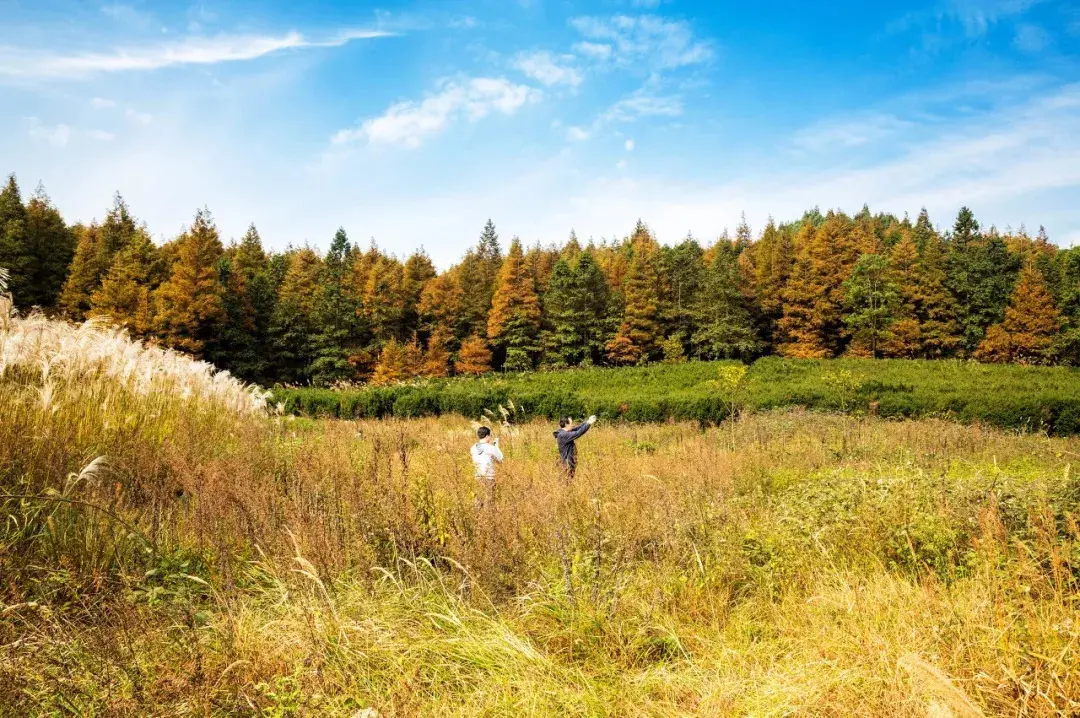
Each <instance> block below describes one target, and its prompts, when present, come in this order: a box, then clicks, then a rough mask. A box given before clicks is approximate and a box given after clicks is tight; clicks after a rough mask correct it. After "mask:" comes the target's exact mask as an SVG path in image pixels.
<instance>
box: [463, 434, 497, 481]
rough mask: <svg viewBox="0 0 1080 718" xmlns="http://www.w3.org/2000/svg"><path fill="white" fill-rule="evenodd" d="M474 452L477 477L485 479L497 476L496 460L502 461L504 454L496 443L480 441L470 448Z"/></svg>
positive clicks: (473, 457) (471, 452)
mask: <svg viewBox="0 0 1080 718" xmlns="http://www.w3.org/2000/svg"><path fill="white" fill-rule="evenodd" d="M469 453H470V454H472V460H473V465H474V466H476V477H477V478H484V479H494V478H495V462H496V461H498V462H502V460H503V455H502V452H501V451H499V447H498V446H496V445H495V444H487V443H484V442H483V441H478V442H476V443H475V444H473V446H472V449H470V450H469Z"/></svg>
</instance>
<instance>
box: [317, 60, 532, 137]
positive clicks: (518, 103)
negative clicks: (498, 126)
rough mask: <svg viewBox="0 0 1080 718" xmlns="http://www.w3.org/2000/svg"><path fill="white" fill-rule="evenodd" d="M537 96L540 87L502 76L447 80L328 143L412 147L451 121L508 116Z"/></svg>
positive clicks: (470, 120)
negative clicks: (521, 83) (425, 95)
mask: <svg viewBox="0 0 1080 718" xmlns="http://www.w3.org/2000/svg"><path fill="white" fill-rule="evenodd" d="M541 96H542V93H541V91H540V90H538V89H536V88H533V87H529V86H527V85H518V84H515V83H513V82H510V81H509V80H507V79H505V78H491V77H474V78H471V79H469V80H465V81H456V80H447V81H444V82H443V83H441V85H440V87H439V89H438V91H437V92H435V93H434V94H432V95H429V96H428V97H426V98H424V99H423V100H421V101H420V102H415V101H411V100H410V101H406V102H399V103H397V104H395V105H392V106H391V107H390V108H389V109H387V110H386V112H384V113H383V114H382V115H379V116H378V117H373V118H370V119H368V120H365V121H363V122H362V123H361V124H360V126H359V127H356V128H351V129H345V130H340V131H338V132H337V133H336V134H334V136H333V137H332V138H331V142H332V143H333V144H335V145H343V144H348V143H351V142H356V141H359V140H364V141H367V142H368V143H369V144H388V145H402V146H405V147H410V148H416V147H419V146H420V145H421V144H422V143H423V141H424V140H425V139H426V138H428V137H429V136H431V135H434V134H437V133H439V132H441V131H442V130H443V129H445V128H446V127H447V126H448V125H449V124H450V123H451V122H453V121H454V120H457V119H465V120H466V121H468V122H477V121H479V120H482V119H483V118H485V117H487V116H488V115H491V114H493V113H500V114H503V115H512V114H514V113H515V112H517V111H518V110H519V109H521V108H522V107H524V106H525V105H527V104H529V103H531V102H536V101H538V100H539V99H540V98H541Z"/></svg>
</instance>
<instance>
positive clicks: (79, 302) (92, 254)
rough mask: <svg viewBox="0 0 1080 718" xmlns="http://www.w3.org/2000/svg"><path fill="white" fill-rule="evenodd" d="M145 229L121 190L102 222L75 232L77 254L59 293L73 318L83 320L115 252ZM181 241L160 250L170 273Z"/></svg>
mask: <svg viewBox="0 0 1080 718" xmlns="http://www.w3.org/2000/svg"><path fill="white" fill-rule="evenodd" d="M140 232H141V233H144V234H145V233H146V230H145V228H143V227H140V226H139V225H138V223H137V222H136V220H135V217H134V216H132V214H131V211H130V210H129V209H128V206H127V203H125V202H124V198H123V197H121V196H120V194H119V193H117V194H116V196H115V197H114V198H113V206H112V208H111V209H110V210H109V212H108V214H106V215H105V221H104V222H102V223H101V224H91V225H90V226H89V227H87V228H85V230H83V231H79V232H77V233H76V245H75V256H74V259H73V260H72V263H71V268H70V270H69V272H68V276H67V280H66V281H65V282H64V288H63V290H62V291H61V293H60V307H61V309H63V310H64V312H66V313H67V314H68V316H70V317H71V318H72V319H75V320H81V319H83V318H84V317H85V315H86V312H87V311H88V310H89V309H90V295H92V294H93V293H94V292H95V291H96V290H97V288H98V287H99V286H100V285H101V280H102V278H103V277H104V276H105V274H106V273H107V272H108V271H109V269H110V268H111V267H112V264H113V260H114V259H115V258H116V255H117V254H118V253H119V252H120V251H121V250H122V249H123V248H124V247H126V246H127V245H128V244H130V243H131V241H132V240H133V239H134V238H135V236H136V234H138V233H140ZM178 249H179V245H177V244H174V245H173V246H172V247H171V248H169V249H168V250H166V249H164V248H163V250H162V252H161V255H162V260H163V262H164V264H165V270H164V271H165V272H166V274H167V275H171V274H172V264H173V261H174V259H175V256H168V255H169V252H172V253H173V254H175V253H176V252H177V251H178Z"/></svg>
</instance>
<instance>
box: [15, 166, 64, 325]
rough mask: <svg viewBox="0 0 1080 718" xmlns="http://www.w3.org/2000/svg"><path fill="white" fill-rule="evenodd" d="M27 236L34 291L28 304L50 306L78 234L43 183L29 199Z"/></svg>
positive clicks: (60, 284) (27, 204)
mask: <svg viewBox="0 0 1080 718" xmlns="http://www.w3.org/2000/svg"><path fill="white" fill-rule="evenodd" d="M26 239H27V242H28V245H29V250H30V254H31V261H32V262H33V271H32V273H31V286H32V294H31V295H30V296H28V297H27V298H26V304H27V305H33V306H38V307H43V308H49V309H51V308H53V307H55V306H56V303H57V300H58V299H59V296H60V290H61V289H62V288H63V286H64V280H65V279H66V278H67V272H68V266H69V265H70V264H71V260H72V257H73V256H74V255H75V238H74V236H73V235H72V233H71V230H69V229H68V228H67V226H66V225H65V224H64V219H63V217H61V216H60V212H59V211H58V210H57V209H56V207H55V206H53V203H52V200H50V199H49V196H48V195H47V194H46V193H45V188H44V187H41V186H39V187H38V188H37V191H35V192H34V194H33V196H32V197H31V198H30V201H29V202H27V203H26ZM16 301H17V302H18V300H16Z"/></svg>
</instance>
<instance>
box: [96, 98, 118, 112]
mask: <svg viewBox="0 0 1080 718" xmlns="http://www.w3.org/2000/svg"><path fill="white" fill-rule="evenodd" d="M90 106H91V107H93V108H94V109H95V110H107V109H109V108H112V107H116V102H115V101H114V100H109V99H106V98H104V97H95V98H94V99H92V100H90Z"/></svg>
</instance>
